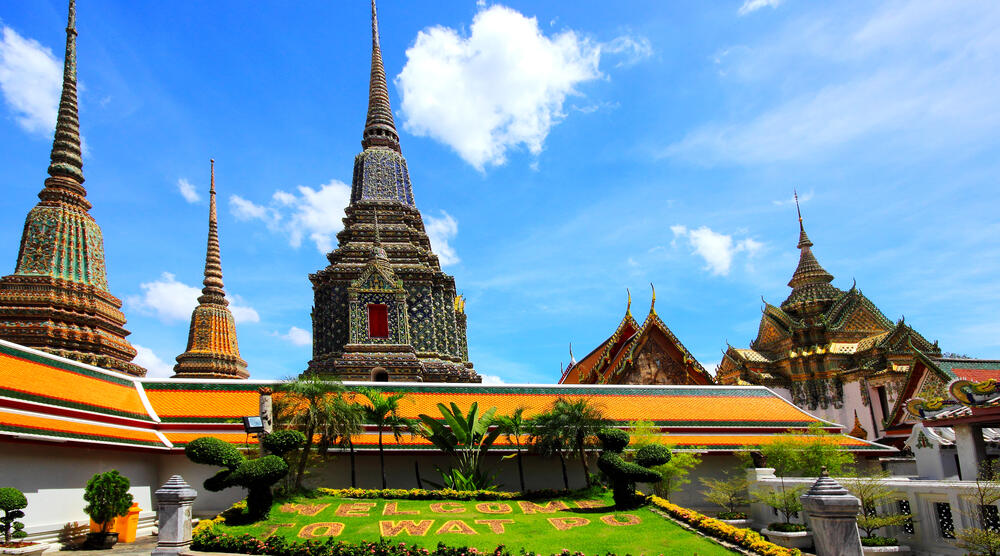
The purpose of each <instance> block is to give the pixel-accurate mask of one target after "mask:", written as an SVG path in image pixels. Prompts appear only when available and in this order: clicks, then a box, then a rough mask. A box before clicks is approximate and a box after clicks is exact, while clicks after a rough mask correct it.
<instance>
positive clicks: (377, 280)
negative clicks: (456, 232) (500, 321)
mask: <svg viewBox="0 0 1000 556" xmlns="http://www.w3.org/2000/svg"><path fill="white" fill-rule="evenodd" d="M362 137H363V139H362V141H361V146H362V148H363V150H362V152H361V154H359V155H357V156H356V157H355V159H354V177H353V179H352V185H351V202H350V205H348V207H347V208H346V209H345V215H346V217H345V218H344V229H343V230H342V231H341V232H340V233H338V234H337V240H338V247H337V249H336V250H334V251H332V252H331V253H329V254H328V255H327V258H328V259H329V261H330V265H329V266H327V267H326V268H324V269H323V270H320V271H319V272H316V273H315V274H312V275H310V276H309V279H310V280H311V281H312V284H313V292H314V296H315V299H314V305H313V311H312V320H313V358H312V361H310V362H309V368H308V370H307V372H308V373H319V374H325V375H333V376H336V377H337V378H340V379H342V380H373V381H423V382H479V381H480V380H481V378H480V377H479V375H478V374H476V372H475V371H474V370H473V366H472V363H470V362H469V349H468V342H467V340H466V316H465V303H464V301H463V300H462V298H461V297H459V296H458V295H457V292H456V290H455V279H454V278H453V277H451V276H449V275H447V274H445V273H444V272H442V271H441V264H440V262H439V261H438V258H437V256H436V255H435V254H434V253H433V252H432V251H431V243H430V239H429V238H428V237H427V233H426V231H425V230H424V223H423V219H422V218H421V216H420V211H419V210H417V206H416V203H415V201H414V198H413V187H412V185H411V183H410V175H409V171H408V170H407V166H406V159H405V158H403V155H402V151H401V150H400V145H399V134H398V133H397V132H396V126H395V123H394V121H393V117H392V108H391V106H390V105H389V89H388V86H387V84H386V78H385V68H384V67H383V65H382V51H381V47H380V46H379V35H378V17H377V14H376V10H375V2H374V0H373V1H372V61H371V79H370V83H369V90H368V117H367V121H366V123H365V128H364V133H363V136H362Z"/></svg>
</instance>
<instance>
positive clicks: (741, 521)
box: [700, 475, 750, 528]
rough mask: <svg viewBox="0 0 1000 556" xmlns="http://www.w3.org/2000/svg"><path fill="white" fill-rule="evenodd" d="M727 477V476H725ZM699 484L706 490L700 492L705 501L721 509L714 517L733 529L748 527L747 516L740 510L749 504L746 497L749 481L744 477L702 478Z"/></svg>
mask: <svg viewBox="0 0 1000 556" xmlns="http://www.w3.org/2000/svg"><path fill="white" fill-rule="evenodd" d="M727 477H728V475H727ZM700 480H701V484H703V485H705V487H706V488H707V489H708V490H703V491H701V494H702V495H703V496H704V497H705V500H708V501H709V502H712V503H713V504H716V505H718V506H719V507H721V508H722V511H721V512H719V514H718V515H716V516H715V517H716V519H719V520H721V521H723V522H725V523H727V524H729V525H732V526H733V527H744V528H745V527H749V526H750V520H749V519H747V514H746V513H744V512H741V511H740V509H741V508H742V507H743V506H746V505H747V504H749V503H750V498H749V497H748V496H747V488H748V487H749V486H750V481H749V480H747V478H746V477H740V476H738V475H737V476H735V477H731V478H724V479H706V478H704V477H702V478H701V479H700Z"/></svg>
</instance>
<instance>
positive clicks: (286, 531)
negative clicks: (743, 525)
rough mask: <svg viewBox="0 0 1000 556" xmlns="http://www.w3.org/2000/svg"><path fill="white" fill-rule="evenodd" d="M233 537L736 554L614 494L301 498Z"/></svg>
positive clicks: (234, 529) (235, 529)
mask: <svg viewBox="0 0 1000 556" xmlns="http://www.w3.org/2000/svg"><path fill="white" fill-rule="evenodd" d="M218 527H219V531H220V532H225V533H229V534H232V535H241V534H244V533H249V534H251V535H253V536H255V537H258V538H264V537H267V536H270V535H272V534H273V535H280V536H283V537H287V538H288V539H290V540H299V541H302V540H306V539H312V538H315V539H320V540H323V539H325V538H326V537H327V536H330V535H334V536H335V537H336V538H337V539H339V540H345V541H362V540H366V541H371V540H377V539H378V538H379V537H380V536H385V537H387V538H390V539H391V540H393V541H399V542H405V543H407V544H414V543H415V544H418V545H420V546H422V547H425V548H433V547H435V546H437V544H438V542H443V543H445V544H446V545H451V546H470V547H475V548H477V549H479V550H484V551H492V550H493V549H494V548H495V547H496V546H497V545H499V544H503V545H505V546H506V547H507V548H508V549H509V550H511V552H514V553H517V552H518V551H519V550H520V549H522V548H523V549H525V550H529V551H533V552H538V553H541V554H552V553H559V552H561V551H563V549H569V550H570V551H581V552H585V553H587V554H605V553H609V552H611V553H618V554H636V555H638V554H691V555H695V554H696V555H699V556H713V555H722V554H726V555H728V554H732V553H731V552H730V551H728V550H727V549H725V548H723V547H722V546H720V545H718V544H716V543H714V542H712V541H710V540H708V539H705V538H703V537H700V536H698V535H695V534H693V533H691V532H689V531H686V530H684V529H682V528H681V527H679V526H678V525H677V524H675V523H673V522H672V521H669V520H667V519H665V518H663V517H661V516H659V515H657V514H655V513H653V512H651V511H650V510H649V509H647V508H639V509H636V510H629V511H626V512H616V511H614V507H613V502H612V501H611V496H610V494H597V495H593V496H589V497H586V498H584V499H569V498H562V499H557V500H550V501H536V502H529V501H520V500H511V501H491V502H476V501H470V502H451V501H447V502H441V501H428V500H384V499H367V500H360V499H357V500H356V499H348V498H337V497H333V496H317V497H298V498H292V499H289V500H285V501H281V502H276V503H275V505H274V507H273V508H272V510H271V517H270V519H268V520H267V521H263V522H260V523H256V524H252V525H232V526H230V525H220V526H218Z"/></svg>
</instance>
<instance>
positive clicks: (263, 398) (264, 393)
mask: <svg viewBox="0 0 1000 556" xmlns="http://www.w3.org/2000/svg"><path fill="white" fill-rule="evenodd" d="M257 393H259V394H260V406H259V407H260V422H261V423H262V424H263V425H264V430H263V431H262V432H261V433H260V434H258V435H257V445H258V446H260V455H261V457H263V456H264V455H265V454H264V437H265V436H267V435H269V434H271V431H272V430H274V413H273V412H272V409H271V387H270V386H261V387H260V388H258V389H257Z"/></svg>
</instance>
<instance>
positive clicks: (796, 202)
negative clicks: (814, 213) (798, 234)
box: [792, 189, 805, 230]
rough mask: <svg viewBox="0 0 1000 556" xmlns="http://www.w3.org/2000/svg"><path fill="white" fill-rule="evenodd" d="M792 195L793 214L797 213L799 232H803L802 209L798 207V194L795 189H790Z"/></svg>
mask: <svg viewBox="0 0 1000 556" xmlns="http://www.w3.org/2000/svg"><path fill="white" fill-rule="evenodd" d="M792 193H793V194H794V195H795V212H797V213H799V230H804V229H805V228H803V226H802V209H801V208H800V207H799V192H798V190H797V189H792Z"/></svg>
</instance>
